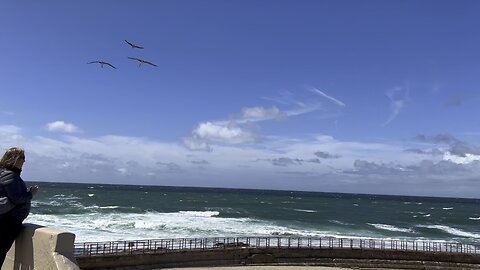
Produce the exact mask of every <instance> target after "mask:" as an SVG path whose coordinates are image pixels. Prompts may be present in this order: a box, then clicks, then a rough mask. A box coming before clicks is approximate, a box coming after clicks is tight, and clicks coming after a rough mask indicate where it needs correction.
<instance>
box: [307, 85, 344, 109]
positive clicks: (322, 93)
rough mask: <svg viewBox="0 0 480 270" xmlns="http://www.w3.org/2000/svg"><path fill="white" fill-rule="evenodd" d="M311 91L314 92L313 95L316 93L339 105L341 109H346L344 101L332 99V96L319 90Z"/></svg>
mask: <svg viewBox="0 0 480 270" xmlns="http://www.w3.org/2000/svg"><path fill="white" fill-rule="evenodd" d="M310 91H312V92H313V93H316V94H318V95H320V96H322V97H324V98H326V99H328V100H330V101H332V102H333V103H335V104H337V105H338V106H341V107H345V103H343V102H342V101H340V100H338V99H336V98H334V97H332V96H329V95H327V94H325V93H324V92H322V91H320V90H318V89H317V88H310Z"/></svg>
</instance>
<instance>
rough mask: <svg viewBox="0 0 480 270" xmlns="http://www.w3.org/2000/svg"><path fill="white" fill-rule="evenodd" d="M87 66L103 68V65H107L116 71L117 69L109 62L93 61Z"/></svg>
mask: <svg viewBox="0 0 480 270" xmlns="http://www.w3.org/2000/svg"><path fill="white" fill-rule="evenodd" d="M87 64H100V66H101V67H102V68H103V65H107V66H110V67H112V68H114V69H117V68H116V67H114V66H113V65H112V64H110V63H108V62H105V61H92V62H88V63H87Z"/></svg>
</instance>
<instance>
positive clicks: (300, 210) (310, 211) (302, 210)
mask: <svg viewBox="0 0 480 270" xmlns="http://www.w3.org/2000/svg"><path fill="white" fill-rule="evenodd" d="M292 210H293V211H297V212H306V213H317V212H318V211H315V210H310V209H292Z"/></svg>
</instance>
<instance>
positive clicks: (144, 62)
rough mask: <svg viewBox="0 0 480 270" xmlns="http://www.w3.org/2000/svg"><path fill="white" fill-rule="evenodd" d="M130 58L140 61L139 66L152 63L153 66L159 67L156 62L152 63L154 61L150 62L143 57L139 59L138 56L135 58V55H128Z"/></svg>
mask: <svg viewBox="0 0 480 270" xmlns="http://www.w3.org/2000/svg"><path fill="white" fill-rule="evenodd" d="M128 59H132V60H135V61H138V62H139V64H138V66H141V65H142V64H149V65H152V66H154V67H157V65H155V64H154V63H152V62H148V61H145V60H142V59H138V58H135V57H128Z"/></svg>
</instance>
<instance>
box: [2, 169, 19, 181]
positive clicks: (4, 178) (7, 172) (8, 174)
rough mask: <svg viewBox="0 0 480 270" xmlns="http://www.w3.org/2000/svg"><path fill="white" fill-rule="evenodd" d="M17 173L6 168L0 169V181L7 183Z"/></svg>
mask: <svg viewBox="0 0 480 270" xmlns="http://www.w3.org/2000/svg"><path fill="white" fill-rule="evenodd" d="M17 176H18V175H17V173H15V172H14V171H11V170H8V169H0V183H1V184H7V183H9V182H11V181H13V180H14V179H15V178H16V177H17Z"/></svg>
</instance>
